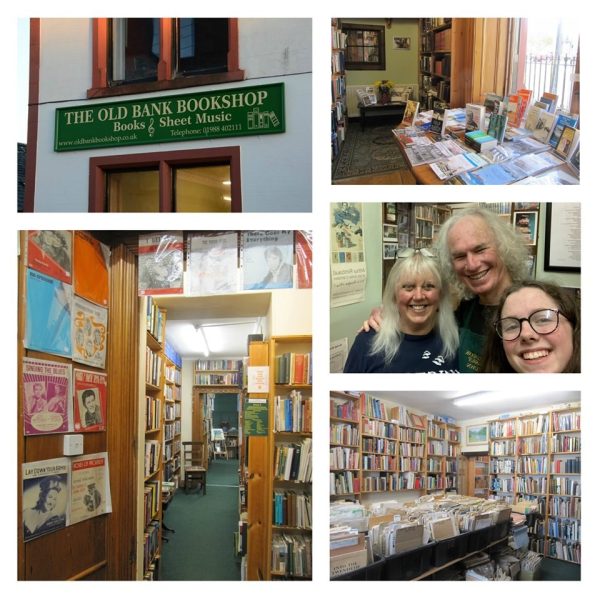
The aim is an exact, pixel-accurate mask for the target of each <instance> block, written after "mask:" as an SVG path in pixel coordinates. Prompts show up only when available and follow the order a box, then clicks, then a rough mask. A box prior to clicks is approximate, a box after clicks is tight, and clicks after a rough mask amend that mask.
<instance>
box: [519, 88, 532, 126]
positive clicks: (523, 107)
mask: <svg viewBox="0 0 600 600" xmlns="http://www.w3.org/2000/svg"><path fill="white" fill-rule="evenodd" d="M517 95H518V96H519V98H520V103H519V109H518V115H517V120H518V122H517V126H518V127H520V126H521V123H522V122H523V117H524V116H525V113H526V111H527V108H528V106H529V103H530V102H531V98H532V97H533V90H526V89H520V90H517Z"/></svg>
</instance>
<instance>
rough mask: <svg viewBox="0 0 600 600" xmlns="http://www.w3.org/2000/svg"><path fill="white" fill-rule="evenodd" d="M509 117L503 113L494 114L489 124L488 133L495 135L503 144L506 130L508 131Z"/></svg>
mask: <svg viewBox="0 0 600 600" xmlns="http://www.w3.org/2000/svg"><path fill="white" fill-rule="evenodd" d="M506 124H507V117H506V115H502V114H492V115H491V116H490V122H489V125H488V135H490V136H491V137H494V138H496V139H497V140H498V143H499V144H501V143H502V142H503V141H504V132H505V131H506Z"/></svg>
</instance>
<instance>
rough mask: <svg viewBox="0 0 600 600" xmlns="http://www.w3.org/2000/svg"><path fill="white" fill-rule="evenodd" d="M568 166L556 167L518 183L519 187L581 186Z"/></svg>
mask: <svg viewBox="0 0 600 600" xmlns="http://www.w3.org/2000/svg"><path fill="white" fill-rule="evenodd" d="M566 167H567V165H562V166H561V167H556V168H554V169H550V170H548V171H545V172H544V173H541V174H539V175H536V176H534V177H527V178H526V179H523V180H522V181H519V182H517V183H518V184H519V185H579V179H577V178H576V177H575V176H574V175H572V174H571V173H570V172H569V170H568V168H566Z"/></svg>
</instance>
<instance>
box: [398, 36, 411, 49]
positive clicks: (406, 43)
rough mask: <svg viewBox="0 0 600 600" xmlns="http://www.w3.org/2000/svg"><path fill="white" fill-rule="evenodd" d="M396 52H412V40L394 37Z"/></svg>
mask: <svg viewBox="0 0 600 600" xmlns="http://www.w3.org/2000/svg"><path fill="white" fill-rule="evenodd" d="M394 50H410V38H409V37H394Z"/></svg>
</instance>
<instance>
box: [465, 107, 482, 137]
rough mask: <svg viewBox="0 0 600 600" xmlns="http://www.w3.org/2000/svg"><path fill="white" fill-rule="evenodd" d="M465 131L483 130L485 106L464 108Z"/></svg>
mask: <svg viewBox="0 0 600 600" xmlns="http://www.w3.org/2000/svg"><path fill="white" fill-rule="evenodd" d="M465 116H466V121H465V131H467V132H468V131H477V130H483V129H484V128H485V106H483V105H481V104H470V103H468V104H467V105H466V106H465Z"/></svg>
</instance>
